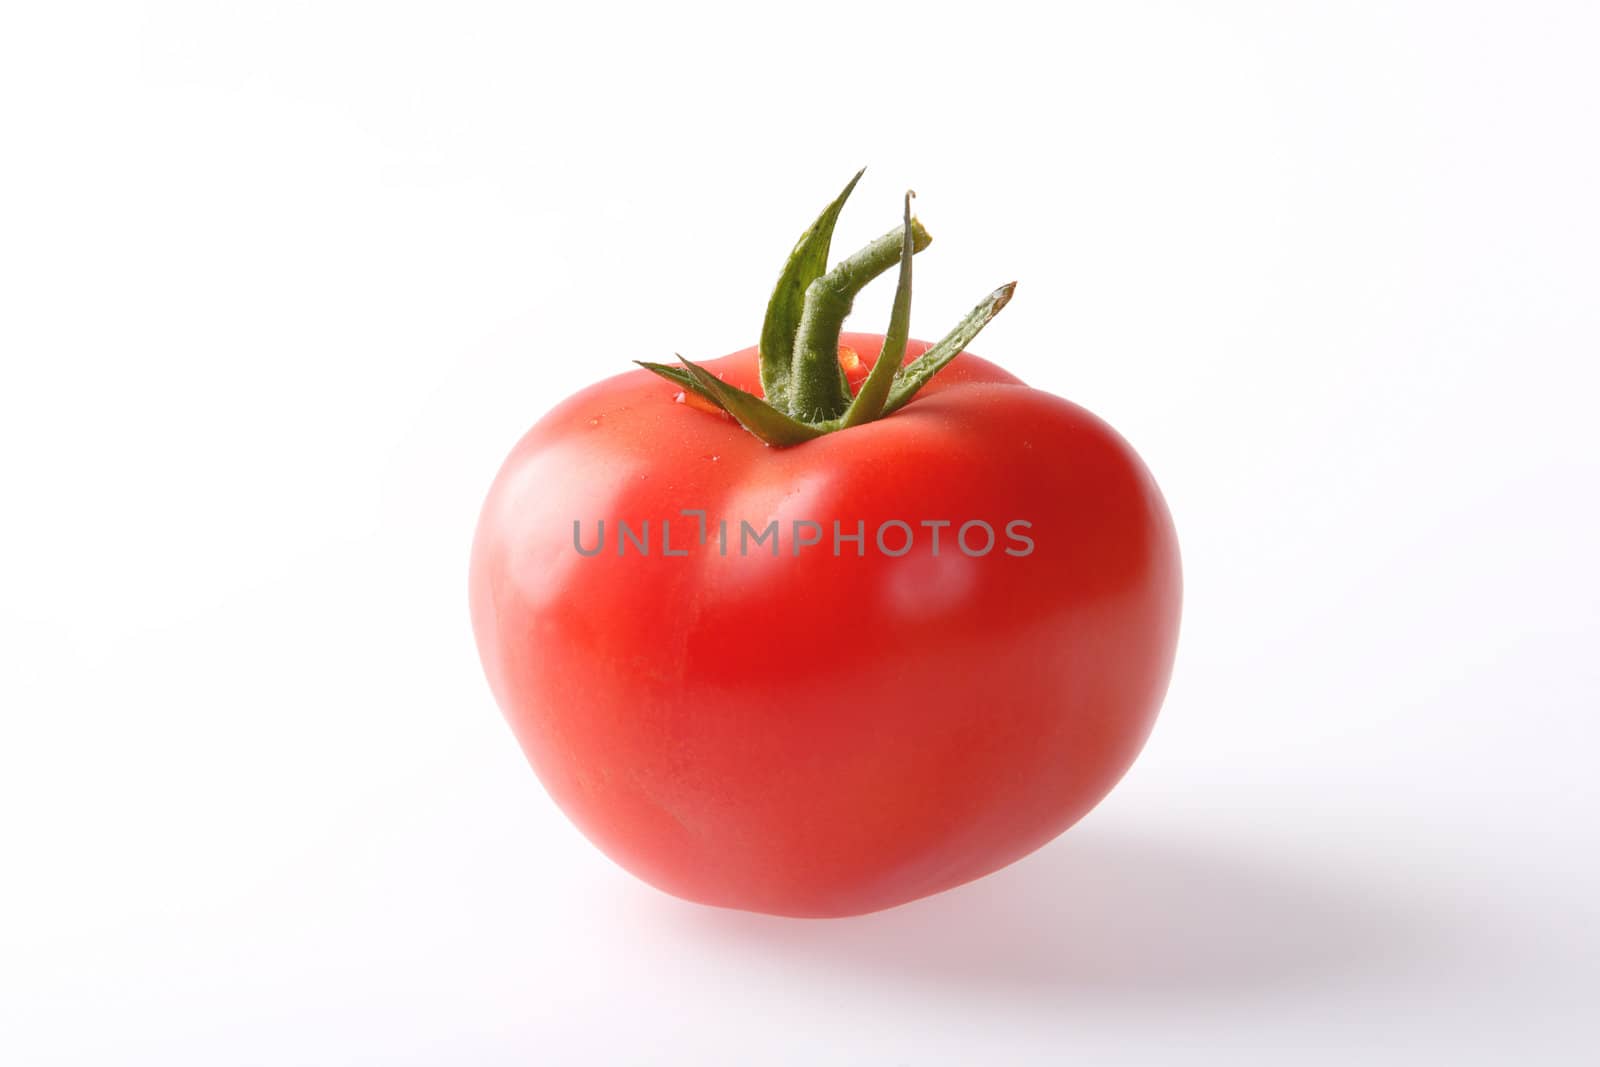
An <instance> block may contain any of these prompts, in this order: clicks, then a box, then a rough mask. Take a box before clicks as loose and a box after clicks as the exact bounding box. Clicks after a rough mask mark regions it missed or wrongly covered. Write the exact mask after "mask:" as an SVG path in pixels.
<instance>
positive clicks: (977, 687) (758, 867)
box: [471, 215, 1180, 916]
mask: <svg viewBox="0 0 1600 1067" xmlns="http://www.w3.org/2000/svg"><path fill="white" fill-rule="evenodd" d="M908 220H909V215H908ZM907 226H908V231H907V232H908V233H909V232H910V231H909V226H910V222H909V221H908V223H907ZM906 241H907V248H906V253H905V254H906V258H907V259H909V256H910V251H911V250H910V237H907V238H906ZM842 343H843V344H844V345H846V346H848V347H849V348H850V349H853V350H854V352H855V353H856V354H858V355H859V358H860V359H861V360H862V361H863V363H865V364H867V365H868V366H870V365H871V364H872V363H873V362H874V361H875V354H876V353H877V352H878V351H879V349H880V347H881V345H882V344H883V338H882V337H880V336H877V335H869V334H845V335H844V336H843V338H842ZM927 347H928V346H927V345H925V344H922V343H919V342H911V344H910V346H909V351H908V353H907V361H909V360H910V359H912V358H914V357H916V356H917V355H919V354H920V353H921V352H923V351H924V350H925V349H926V348H927ZM704 367H705V368H706V369H707V370H709V371H711V372H712V373H714V374H715V375H717V376H718V377H720V378H722V379H723V380H725V381H726V382H728V383H731V384H733V385H737V386H740V387H742V388H744V389H746V390H749V391H751V392H754V393H757V394H759V392H760V382H759V377H758V364H757V352H756V349H754V348H751V349H746V350H745V351H742V352H738V353H735V354H734V355H731V356H727V357H725V358H723V359H720V360H713V361H710V362H708V363H706V364H704ZM854 384H855V383H854V382H853V383H852V385H854ZM681 392H682V390H680V389H676V388H675V387H674V386H673V385H672V384H671V383H669V382H665V381H662V380H660V379H659V378H657V377H654V376H652V375H651V374H649V373H646V372H645V371H643V370H639V371H633V372H630V373H627V374H623V375H620V376H618V377H615V378H611V379H609V380H606V381H603V382H600V383H599V384H597V385H594V386H592V387H590V388H588V389H586V390H584V391H583V392H581V393H578V394H577V395H576V396H574V397H572V398H570V399H568V400H567V401H565V402H564V403H562V404H561V405H560V406H559V407H557V408H556V409H555V410H554V411H552V412H550V413H549V414H548V415H546V416H545V417H544V418H543V419H541V420H540V421H539V423H538V424H537V425H536V426H534V428H533V429H532V430H531V431H530V432H529V433H528V434H527V436H526V437H524V438H523V439H522V441H521V442H520V443H519V444H518V445H517V446H516V448H515V449H514V450H513V451H512V453H511V455H510V457H509V458H508V459H507V460H506V462H505V465H504V467H503V468H502V469H501V471H500V474H499V476H498V478H497V479H496V480H495V482H494V485H493V488H492V489H491V490H490V492H489V496H488V500H487V502H486V503H485V505H484V508H483V513H482V517H481V519H480V522H479V526H478V531H477V537H476V540H475V543H474V545H473V550H472V568H471V603H472V619H473V626H474V629H475V631H476V635H477V640H478V647H479V650H480V652H481V655H482V658H483V663H484V666H485V668H486V671H487V673H488V677H489V681H490V684H491V686H492V688H493V690H494V694H495V696H496V698H497V699H498V700H499V703H500V706H501V708H502V709H503V710H504V712H505V715H506V717H507V718H508V720H509V721H510V724H511V727H512V729H513V730H514V731H515V733H516V736H517V738H518V740H519V741H520V742H521V745H522V747H523V750H524V751H525V752H526V754H527V757H528V759H529V761H530V762H531V763H532V765H533V768H534V770H535V771H536V772H537V773H538V775H539V777H540V779H541V780H542V781H543V783H544V784H545V786H546V788H547V789H548V790H549V792H550V795H551V796H552V797H553V798H554V799H555V801H556V802H557V803H558V804H559V805H560V806H561V808H562V809H563V810H564V811H565V812H566V813H567V815H568V816H569V817H571V819H572V820H573V822H574V823H576V824H577V826H578V827H579V828H580V829H581V830H582V831H583V832H584V833H585V834H586V835H588V837H589V838H590V839H591V840H593V841H594V842H595V844H596V845H598V846H599V847H600V848H601V849H603V850H604V851H605V852H606V853H607V854H608V855H609V856H611V857H612V858H613V859H615V860H616V861H617V862H618V863H619V864H621V865H622V866H623V867H625V868H627V869H628V870H629V871H632V872H633V873H634V874H636V875H637V876H639V877H640V878H642V879H644V880H645V881H647V882H649V883H651V884H652V885H655V886H658V887H660V888H661V889H664V890H666V891H667V892H669V893H674V894H676V895H678V896H680V897H684V898H687V899H689V900H694V901H700V902H703V903H706V904H715V905H722V906H726V907H733V908H746V909H750V910H755V911H762V912H771V913H776V914H781V915H794V916H839V915H852V914H857V913H861V912H869V911H873V910H876V909H880V908H887V907H891V906H893V905H896V904H900V903H903V902H905V901H909V900H913V899H916V898H918V897H922V896H925V895H927V894H930V893H936V892H939V891H940V890H943V889H948V888H951V887H952V886H956V885H960V884H961V883H963V882H967V881H970V880H971V879H974V878H978V877H981V876H982V875H985V874H987V873H989V872H991V871H994V870H996V869H998V868H1000V867H1003V866H1005V865H1006V864H1008V863H1011V862H1012V861H1014V860H1016V859H1018V858H1020V857H1022V856H1024V855H1026V854H1028V853H1029V852H1031V851H1033V850H1034V849H1036V848H1038V847H1039V846H1041V845H1043V844H1044V843H1045V842H1047V841H1049V840H1051V839H1052V838H1053V837H1055V836H1056V835H1057V834H1059V833H1061V832H1062V831H1063V830H1065V829H1066V828H1067V827H1069V826H1071V825H1072V824H1073V823H1074V822H1075V821H1077V820H1078V819H1079V818H1081V817H1082V816H1083V815H1084V814H1085V813H1086V812H1087V811H1089V809H1090V808H1092V807H1093V806H1094V805H1095V804H1096V803H1097V802H1098V801H1099V800H1100V799H1101V798H1102V797H1103V796H1105V794H1106V792H1107V791H1108V790H1109V789H1111V787H1112V786H1113V785H1114V784H1115V783H1116V781H1117V780H1118V779H1119V778H1120V777H1121V776H1122V774H1123V773H1124V772H1125V771H1126V770H1127V768H1128V766H1129V764H1130V763H1131V762H1132V761H1133V759H1134V757H1135V755H1136V754H1137V753H1138V751H1139V749H1140V747H1141V746H1142V744H1143V743H1144V740H1145V738H1146V736H1147V735H1148V733H1149V731H1150V728H1151V725H1152V723H1153V721H1154V718H1155V715H1156V712H1157V710H1158V708H1159V706H1160V703H1161V699H1162V696H1163V694H1164V692H1165V690H1166V686H1167V680H1168V676H1169V674H1170V671H1171V667H1172V661H1173V655H1174V651H1175V648H1176V642H1177V635H1178V616H1179V601H1180V576H1179V563H1178V547H1177V541H1176V539H1175V536H1174V532H1173V526H1172V521H1171V519H1170V517H1169V516H1168V513H1167V509H1166V506H1165V505H1164V503H1163V502H1162V498H1161V495H1160V493H1159V491H1158V490H1157V488H1156V486H1155V483H1154V482H1153V481H1152V479H1151V477H1150V475H1149V473H1148V472H1147V471H1146V470H1145V467H1144V465H1143V464H1142V463H1141V462H1140V460H1139V458H1138V457H1137V456H1136V455H1135V454H1134V452H1133V450H1132V449H1131V448H1130V447H1129V446H1128V444H1127V443H1126V442H1124V441H1123V440H1122V438H1121V437H1119V436H1118V435H1117V434H1116V433H1115V432H1114V431H1113V430H1112V429H1110V428H1109V427H1108V426H1107V425H1106V424H1105V423H1103V422H1101V421H1100V420H1099V419H1097V418H1095V417H1094V416H1093V415H1091V414H1089V413H1088V412H1087V411H1084V410H1083V409H1082V408H1079V407H1077V406H1075V405H1073V404H1071V403H1069V402H1067V401H1065V400H1062V399H1059V398H1057V397H1055V396H1051V395H1049V394H1046V393H1043V392H1039V391H1037V390H1034V389H1030V388H1028V387H1027V386H1025V385H1023V384H1022V383H1021V382H1019V381H1018V380H1017V379H1016V378H1014V377H1012V376H1011V375H1009V374H1007V373H1006V372H1004V371H1002V370H1000V369H999V368H998V367H995V366H994V365H992V364H990V363H987V362H985V361H983V360H981V359H979V358H977V357H976V356H972V355H969V354H966V353H963V354H961V355H959V356H957V357H956V358H955V359H954V361H953V362H951V363H950V364H949V366H948V367H947V369H945V370H944V371H943V372H942V373H940V374H939V375H938V376H937V377H936V378H934V379H933V380H932V381H931V382H930V383H929V384H928V385H927V386H926V387H925V388H924V389H923V390H922V391H921V392H920V393H918V394H917V395H916V397H915V399H914V400H912V401H911V402H910V403H908V404H906V405H905V406H904V407H903V408H901V409H900V410H898V411H896V412H894V413H893V414H892V415H889V416H888V417H884V418H881V419H879V420H878V421H873V422H868V423H866V424H864V425H858V426H851V427H850V428H848V429H844V430H842V431H840V432H834V433H828V434H826V435H824V436H821V437H817V438H815V439H813V440H807V441H805V442H804V443H802V444H799V445H797V446H795V447H790V448H769V447H767V446H766V445H764V444H762V442H761V441H760V440H758V439H757V438H756V437H755V436H752V434H751V433H748V432H746V431H745V430H744V429H743V428H742V427H741V426H740V425H739V424H738V423H737V422H735V421H733V420H732V419H730V418H728V417H726V416H724V415H722V414H720V413H710V412H707V411H705V410H700V409H698V408H697V407H696V406H695V405H693V404H688V403H681V402H677V397H678V394H679V393H681ZM688 509H700V510H703V511H704V512H705V516H706V525H707V529H706V539H705V542H704V543H701V540H700V518H699V516H698V515H685V514H684V512H685V511H686V510H688ZM601 520H604V523H605V527H604V532H605V536H604V541H603V548H602V550H601V551H600V553H599V554H597V555H593V556H586V555H584V554H582V553H581V552H580V551H578V550H577V548H576V546H575V541H574V523H575V522H576V523H578V524H579V532H580V534H581V539H580V540H579V541H578V542H577V543H578V544H581V545H582V546H583V548H584V549H585V550H590V549H593V548H594V546H595V543H596V538H597V535H598V533H599V527H598V523H599V522H600V521H601ZM619 520H622V521H625V522H626V523H627V525H628V527H629V529H630V530H631V531H632V532H633V533H634V534H635V535H636V536H637V535H638V534H639V533H640V532H641V531H643V530H644V529H645V524H647V523H648V537H649V541H648V552H646V551H642V550H641V549H640V543H639V541H638V540H636V539H629V538H627V537H624V538H622V539H621V540H620V548H621V554H620V555H619V554H618V551H619V540H618V539H617V537H616V534H617V532H618V526H617V524H618V522H619ZM723 520H726V521H727V522H728V523H729V524H730V533H731V537H730V544H729V551H728V553H727V554H726V555H723V554H722V553H721V552H720V551H719V538H718V523H719V521H723ZM772 520H777V522H778V524H779V534H780V538H779V541H778V551H777V553H776V555H774V554H771V552H770V550H769V548H768V547H767V544H766V543H761V544H759V545H758V547H757V548H756V549H755V550H754V551H750V552H748V553H746V554H740V553H739V541H738V538H739V535H740V533H741V526H740V523H741V521H747V522H748V523H749V524H750V525H751V527H752V529H753V530H755V531H758V532H759V531H762V530H764V529H765V527H766V525H767V524H768V523H769V522H770V521H772ZM893 520H898V521H899V523H901V524H904V528H903V527H902V526H901V525H896V524H895V523H894V521H893ZM796 521H800V522H801V523H816V524H818V529H819V530H820V542H819V543H818V544H815V545H801V544H798V543H799V542H804V541H808V540H810V539H811V534H812V532H813V531H812V527H811V526H809V525H801V526H799V527H796V526H794V523H795V522H796ZM835 521H838V522H839V523H840V526H839V532H840V533H841V534H843V535H846V536H852V535H854V534H856V533H857V531H858V529H859V530H860V531H861V532H862V534H863V540H862V542H861V543H859V544H858V543H857V542H855V541H853V540H844V541H842V542H841V543H840V544H839V548H840V553H839V554H838V555H837V556H836V555H835V554H834V552H833V551H832V549H833V547H834V529H833V526H832V524H833V523H834V522H835ZM940 522H945V523H948V524H949V525H946V526H938V525H936V524H937V523H940ZM980 522H981V523H987V524H989V529H990V530H991V531H992V533H993V544H992V547H991V548H990V550H989V551H988V552H987V553H986V554H977V551H978V550H979V549H981V548H982V547H983V546H984V543H985V541H986V537H985V533H984V530H983V527H981V526H978V525H973V524H975V523H980ZM858 523H859V524H861V525H860V526H859V527H858V526H857V524H858ZM930 523H932V524H935V525H929V524H930ZM1017 523H1025V524H1027V525H1025V526H1024V525H1013V524H1017ZM963 526H965V527H966V530H965V537H964V538H963V537H962V528H963ZM664 527H665V531H664V529H663V528H664ZM880 529H881V531H882V538H883V540H882V543H881V544H880V543H879V540H878V535H879V532H880ZM664 532H666V534H667V537H668V538H669V540H668V542H667V543H665V544H664V542H663V533H664ZM792 533H798V535H799V536H791V534H792ZM934 533H938V534H939V545H938V551H937V552H935V549H934V543H933V536H932V535H933V534H934ZM908 534H909V535H910V540H911V547H910V549H909V551H907V552H905V553H904V554H903V555H895V554H892V553H895V552H897V551H898V550H899V549H900V548H901V547H902V545H903V544H904V543H905V542H906V540H907V536H908ZM1024 541H1026V542H1027V544H1026V545H1025V544H1024ZM667 548H670V550H671V552H672V553H678V552H684V553H685V554H683V555H677V554H671V555H669V554H666V552H665V551H664V549H667ZM968 550H970V554H969V551H968ZM1008 550H1009V551H1008ZM858 552H859V554H858Z"/></svg>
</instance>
